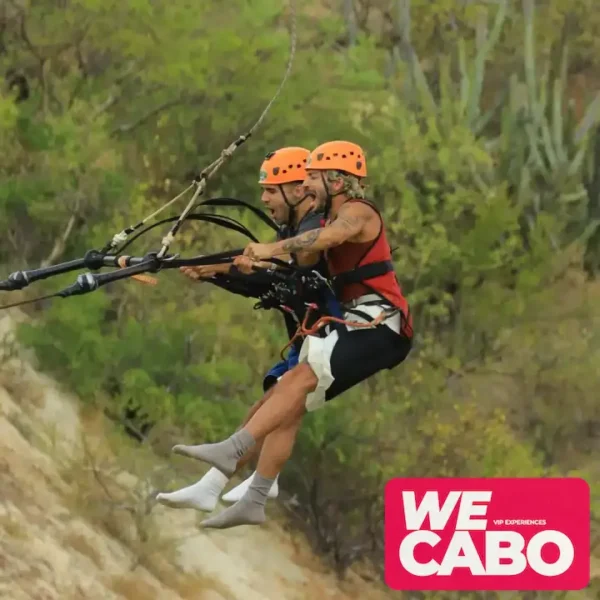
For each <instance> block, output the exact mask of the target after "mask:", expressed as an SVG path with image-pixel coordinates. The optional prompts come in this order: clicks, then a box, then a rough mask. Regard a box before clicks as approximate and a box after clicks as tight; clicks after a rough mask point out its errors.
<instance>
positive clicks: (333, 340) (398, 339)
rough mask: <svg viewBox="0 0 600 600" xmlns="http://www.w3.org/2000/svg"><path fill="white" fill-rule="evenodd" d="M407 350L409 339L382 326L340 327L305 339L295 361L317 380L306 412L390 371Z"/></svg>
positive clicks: (404, 356)
mask: <svg viewBox="0 0 600 600" xmlns="http://www.w3.org/2000/svg"><path fill="white" fill-rule="evenodd" d="M349 318H352V317H351V316H350V317H349ZM411 348H412V340H411V339H410V338H407V337H405V336H403V335H401V334H398V333H396V332H395V331H393V330H392V329H391V328H390V327H388V326H387V325H384V324H382V325H378V326H377V327H374V328H364V329H353V330H350V331H348V329H347V328H346V327H345V326H343V325H342V326H339V327H336V329H335V330H334V331H332V332H331V333H330V334H329V335H328V336H327V337H325V338H316V337H307V338H306V340H305V342H304V345H303V346H302V349H301V351H300V360H299V362H300V363H302V362H307V363H308V364H309V365H310V366H311V368H312V370H313V371H314V373H315V375H316V376H317V379H318V384H317V389H316V390H315V391H314V392H313V393H311V394H309V395H308V397H307V400H306V408H307V410H309V411H312V410H316V409H317V408H319V407H320V406H322V405H323V403H324V402H326V401H328V400H331V399H333V398H335V397H336V396H339V395H340V394H342V393H343V392H345V391H347V390H349V389H350V388H352V387H354V386H355V385H357V384H358V383H361V382H362V381H364V380H365V379H368V378H369V377H371V376H373V375H375V374H376V373H378V372H379V371H383V370H384V369H393V368H394V367H395V366H397V365H399V364H400V363H402V362H403V361H404V360H405V359H406V357H407V356H408V354H409V353H410V350H411Z"/></svg>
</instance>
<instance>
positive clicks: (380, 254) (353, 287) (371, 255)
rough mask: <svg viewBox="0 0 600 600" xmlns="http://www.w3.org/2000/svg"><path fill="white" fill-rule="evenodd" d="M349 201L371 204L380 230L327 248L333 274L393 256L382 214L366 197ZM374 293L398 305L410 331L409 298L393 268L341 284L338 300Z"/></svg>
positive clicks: (347, 300)
mask: <svg viewBox="0 0 600 600" xmlns="http://www.w3.org/2000/svg"><path fill="white" fill-rule="evenodd" d="M349 202H363V203H364V204H366V205H367V206H370V207H371V208H372V209H373V210H374V211H375V212H376V213H377V216H378V217H379V223H380V226H379V233H378V234H377V237H376V238H375V239H374V240H371V241H369V242H360V243H357V242H344V243H343V244H340V245H339V246H335V247H333V248H329V249H328V250H327V251H326V258H327V264H328V268H329V274H330V276H331V277H335V276H336V275H339V274H341V273H345V272H348V271H352V270H353V269H356V268H357V267H362V266H364V265H368V264H372V263H376V262H380V261H390V262H391V260H392V252H391V249H390V245H389V244H388V241H387V237H386V235H385V228H384V225H383V219H382V218H381V214H380V213H379V211H378V210H377V208H375V206H373V205H372V204H371V203H370V202H368V201H366V200H358V199H356V200H349ZM373 293H375V294H377V295H379V296H383V297H384V298H385V299H387V300H388V301H389V302H390V303H391V304H392V305H393V306H395V307H397V308H399V309H400V310H401V311H402V313H403V315H404V318H405V322H406V324H407V325H408V328H409V331H411V332H412V317H411V315H410V310H409V306H408V301H407V300H406V298H405V297H404V295H403V294H402V289H401V287H400V284H399V282H398V279H397V277H396V274H395V273H394V271H393V270H390V271H388V272H387V273H384V274H383V275H377V276H375V277H370V278H369V279H364V280H362V281H361V282H359V283H347V284H344V285H343V286H342V288H341V290H340V291H339V295H338V300H339V301H340V302H341V303H344V302H349V301H350V300H355V299H356V298H359V297H360V296H364V295H365V294H373Z"/></svg>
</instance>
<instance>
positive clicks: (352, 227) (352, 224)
mask: <svg viewBox="0 0 600 600" xmlns="http://www.w3.org/2000/svg"><path fill="white" fill-rule="evenodd" d="M366 220H367V218H366V217H365V216H364V215H360V216H358V217H338V218H337V219H336V220H335V221H334V222H333V224H332V226H333V227H335V226H337V227H342V228H343V229H346V230H347V231H351V232H352V233H353V234H354V233H357V232H358V231H359V230H360V228H361V227H362V225H363V224H364V223H365V222H366Z"/></svg>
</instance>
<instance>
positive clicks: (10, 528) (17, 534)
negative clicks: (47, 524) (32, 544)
mask: <svg viewBox="0 0 600 600" xmlns="http://www.w3.org/2000/svg"><path fill="white" fill-rule="evenodd" d="M0 529H2V531H4V533H5V534H6V535H7V536H8V537H11V538H13V539H17V540H25V539H27V538H28V537H29V535H28V533H27V530H26V529H25V527H24V526H23V524H22V523H20V522H19V521H18V520H17V519H14V518H13V517H12V516H10V515H2V516H0Z"/></svg>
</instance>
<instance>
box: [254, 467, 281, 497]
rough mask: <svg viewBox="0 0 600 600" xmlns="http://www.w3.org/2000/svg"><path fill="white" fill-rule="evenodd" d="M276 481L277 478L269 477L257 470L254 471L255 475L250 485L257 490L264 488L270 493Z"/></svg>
mask: <svg viewBox="0 0 600 600" xmlns="http://www.w3.org/2000/svg"><path fill="white" fill-rule="evenodd" d="M274 481H275V479H267V478H266V477H263V476H262V475H261V474H260V473H259V472H258V471H257V472H256V473H254V477H253V478H252V482H251V483H250V487H251V488H254V489H257V490H263V491H266V492H267V493H269V490H270V489H271V486H272V485H273V482H274Z"/></svg>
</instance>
